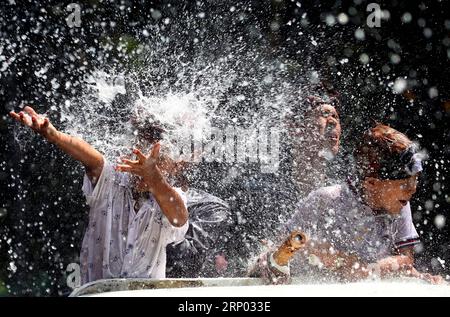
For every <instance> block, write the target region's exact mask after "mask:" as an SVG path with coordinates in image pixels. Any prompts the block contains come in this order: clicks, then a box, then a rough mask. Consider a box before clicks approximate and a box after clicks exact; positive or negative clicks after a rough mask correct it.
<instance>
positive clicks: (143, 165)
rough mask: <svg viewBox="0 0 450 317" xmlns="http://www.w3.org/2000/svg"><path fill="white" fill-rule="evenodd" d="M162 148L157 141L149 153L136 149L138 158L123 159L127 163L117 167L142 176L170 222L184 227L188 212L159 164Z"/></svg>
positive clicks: (175, 225)
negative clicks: (165, 177) (145, 153)
mask: <svg viewBox="0 0 450 317" xmlns="http://www.w3.org/2000/svg"><path fill="white" fill-rule="evenodd" d="M160 148H161V146H160V144H159V143H155V144H154V145H153V148H152V151H151V153H150V154H149V155H144V154H142V152H141V151H139V150H138V149H134V150H133V153H134V154H135V155H136V156H137V160H129V159H122V162H123V163H125V164H118V165H117V167H116V169H117V170H118V171H120V172H128V173H132V174H135V175H137V176H140V177H142V179H143V180H144V183H145V185H146V187H147V189H148V190H149V191H150V192H151V193H152V194H153V196H154V197H155V199H156V202H157V203H158V205H159V207H160V208H161V210H162V212H163V213H164V215H165V216H166V217H167V219H168V220H169V222H170V223H171V224H172V225H173V226H174V227H182V226H183V225H184V224H185V223H186V222H187V220H188V212H187V209H186V206H185V204H184V202H183V200H182V199H181V197H180V195H178V193H177V192H176V190H175V189H174V188H173V187H172V186H170V184H169V183H168V182H167V181H166V180H165V179H164V176H163V174H162V173H161V170H160V169H159V167H158V165H157V162H158V157H159V150H160Z"/></svg>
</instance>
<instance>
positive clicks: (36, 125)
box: [9, 106, 103, 183]
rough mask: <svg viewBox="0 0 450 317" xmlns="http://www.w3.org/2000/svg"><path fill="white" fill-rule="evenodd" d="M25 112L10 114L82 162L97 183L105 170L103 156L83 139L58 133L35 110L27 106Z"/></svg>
mask: <svg viewBox="0 0 450 317" xmlns="http://www.w3.org/2000/svg"><path fill="white" fill-rule="evenodd" d="M24 111H25V112H23V111H20V112H19V113H18V114H17V113H15V112H14V111H11V112H10V113H9V114H10V116H11V117H12V118H14V119H15V120H16V121H18V122H20V123H22V124H23V125H25V126H28V127H30V128H31V129H33V130H34V131H35V132H36V133H38V134H40V135H41V136H42V137H43V138H45V139H47V140H48V141H49V142H51V143H53V144H55V145H56V146H58V147H59V148H60V149H61V150H62V151H64V152H65V153H67V154H68V155H70V156H71V157H72V158H74V159H75V160H77V161H79V162H81V163H82V164H83V165H84V167H85V169H86V174H87V175H88V177H89V178H90V179H91V181H93V182H94V183H95V182H96V180H97V179H98V177H99V176H100V174H101V172H102V168H103V156H102V154H101V153H100V152H99V151H97V150H96V149H94V148H93V147H92V146H91V145H90V144H89V143H87V142H86V141H84V140H82V139H81V138H78V137H73V136H70V135H68V134H65V133H63V132H61V131H58V130H57V129H56V128H55V127H54V126H53V125H52V124H51V123H50V121H49V119H48V118H44V117H42V116H40V115H39V114H37V113H36V112H35V111H34V109H33V108H31V107H28V106H27V107H25V108H24Z"/></svg>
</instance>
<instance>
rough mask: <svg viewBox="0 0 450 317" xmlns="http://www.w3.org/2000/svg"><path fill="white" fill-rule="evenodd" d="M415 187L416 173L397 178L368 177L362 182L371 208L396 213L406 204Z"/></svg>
mask: <svg viewBox="0 0 450 317" xmlns="http://www.w3.org/2000/svg"><path fill="white" fill-rule="evenodd" d="M416 189H417V175H414V176H411V177H409V178H405V179H398V180H381V179H377V178H373V177H368V178H366V179H365V180H364V182H363V191H364V194H365V197H366V201H367V203H368V205H369V206H370V207H371V208H372V209H376V210H380V209H381V210H385V211H386V212H387V213H389V214H392V215H397V214H399V213H400V211H401V209H402V208H403V207H404V206H406V204H407V203H408V201H409V200H410V199H411V197H412V195H414V193H415V192H416Z"/></svg>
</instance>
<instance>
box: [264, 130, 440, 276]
mask: <svg viewBox="0 0 450 317" xmlns="http://www.w3.org/2000/svg"><path fill="white" fill-rule="evenodd" d="M421 158H422V157H421V154H420V153H418V151H417V146H416V145H414V144H413V143H412V142H411V141H410V140H409V139H408V138H407V137H406V136H405V135H404V134H402V133H400V132H398V131H397V130H395V129H393V128H390V127H388V126H386V125H383V124H377V125H376V126H375V127H374V128H372V129H370V130H369V131H367V132H366V133H365V135H364V137H363V138H362V140H361V142H360V145H359V146H358V147H357V149H356V151H355V159H356V169H357V171H356V173H355V175H356V176H357V177H356V178H355V179H354V180H349V181H348V182H347V183H344V184H340V185H334V186H328V187H322V188H320V189H318V190H315V191H313V192H311V193H310V194H309V195H308V196H307V197H306V198H305V199H304V200H303V201H301V202H300V203H299V204H298V206H297V209H296V212H295V214H294V215H293V217H292V218H291V220H290V221H289V222H288V224H287V225H286V226H285V227H284V230H283V232H284V233H283V234H282V235H281V237H282V238H283V239H284V238H285V236H287V234H288V233H289V232H292V231H294V230H300V231H303V232H306V234H307V235H308V237H309V241H308V243H307V244H306V246H305V248H304V249H302V250H300V251H299V252H298V253H297V254H296V256H295V257H294V258H293V260H292V261H291V263H290V270H289V268H288V269H287V271H289V272H290V274H291V275H292V276H303V277H309V278H312V279H313V280H314V281H317V280H318V279H320V280H339V281H354V280H358V279H365V278H369V277H379V278H386V277H392V276H398V275H402V276H405V275H406V276H413V277H417V278H421V279H425V280H427V281H429V282H431V283H440V282H442V278H441V277H440V276H432V275H430V274H421V273H419V272H417V270H415V269H414V267H413V264H414V258H413V252H412V248H411V246H412V245H414V244H416V243H418V242H419V240H418V235H417V232H416V230H415V228H414V225H413V223H412V220H411V209H410V205H409V200H410V199H411V197H412V195H413V194H414V193H415V191H416V186H417V179H418V175H419V174H420V172H421V171H422V164H421ZM262 258H264V257H262ZM266 258H269V259H270V257H267V256H266ZM264 264H265V266H264ZM269 264H270V263H269ZM261 267H262V268H261V270H263V271H264V270H267V269H268V267H272V268H273V267H276V265H267V264H266V263H263V262H262V263H261ZM282 271H285V272H284V275H286V274H285V273H286V270H282ZM271 276H273V275H271ZM275 276H281V277H282V276H283V272H277V274H275ZM282 280H283V279H282ZM270 282H277V281H270Z"/></svg>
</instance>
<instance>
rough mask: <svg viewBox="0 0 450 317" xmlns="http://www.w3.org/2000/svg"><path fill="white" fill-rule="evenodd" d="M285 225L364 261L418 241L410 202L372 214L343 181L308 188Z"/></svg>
mask: <svg viewBox="0 0 450 317" xmlns="http://www.w3.org/2000/svg"><path fill="white" fill-rule="evenodd" d="M285 229H286V230H287V231H289V232H290V231H292V230H294V229H299V230H302V231H304V232H306V233H307V234H308V235H309V237H310V238H311V239H312V240H316V241H320V242H327V243H329V244H330V245H331V246H332V247H333V248H334V249H336V250H339V251H343V252H346V253H349V254H355V255H357V256H358V257H359V258H360V259H361V260H363V261H365V262H367V263H370V262H374V261H377V260H379V259H381V258H384V257H387V256H389V255H391V254H392V251H393V249H394V248H396V247H402V246H405V245H408V244H414V243H418V242H419V240H418V237H419V236H418V234H417V231H416V229H415V228H414V224H413V222H412V217H411V207H410V205H409V203H408V204H407V205H406V206H405V207H403V208H402V210H401V213H400V214H399V215H398V216H397V217H394V216H390V215H387V214H384V215H374V213H373V211H372V210H371V209H370V208H369V207H368V206H367V205H365V204H363V203H362V202H361V200H360V199H359V197H358V195H357V194H356V193H354V192H353V191H352V190H350V188H349V187H348V186H347V185H346V184H340V185H334V186H328V187H323V188H320V189H318V190H315V191H313V192H311V193H310V194H309V195H308V196H307V197H306V198H305V199H304V200H303V201H301V202H300V203H299V204H298V206H297V208H296V212H295V214H294V215H293V216H292V218H291V220H290V221H289V222H288V223H287V225H286V228H285ZM295 266H297V265H294V264H292V265H291V269H293V270H294V267H295Z"/></svg>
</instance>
